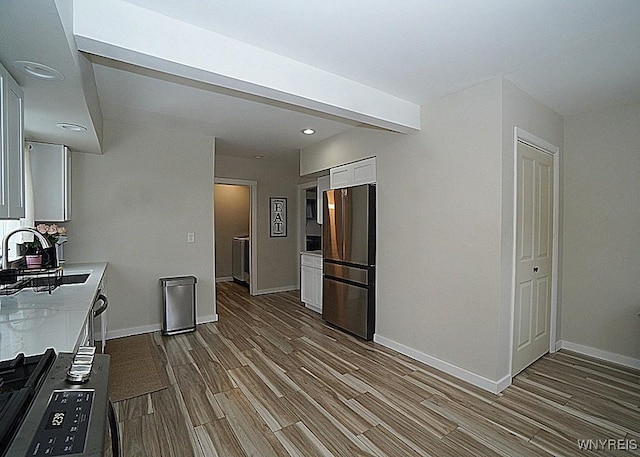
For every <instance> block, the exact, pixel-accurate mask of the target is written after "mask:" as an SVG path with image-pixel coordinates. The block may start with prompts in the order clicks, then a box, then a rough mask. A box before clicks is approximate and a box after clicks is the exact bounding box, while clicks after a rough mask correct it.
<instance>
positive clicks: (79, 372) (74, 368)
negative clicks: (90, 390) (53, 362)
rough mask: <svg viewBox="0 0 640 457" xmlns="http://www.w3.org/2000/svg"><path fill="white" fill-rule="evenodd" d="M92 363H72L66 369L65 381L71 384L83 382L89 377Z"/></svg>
mask: <svg viewBox="0 0 640 457" xmlns="http://www.w3.org/2000/svg"><path fill="white" fill-rule="evenodd" d="M91 367H92V365H85V364H80V365H79V364H76V363H72V364H71V366H70V367H69V370H68V371H67V381H69V382H70V383H73V384H83V383H85V382H87V381H88V380H89V378H90V377H91Z"/></svg>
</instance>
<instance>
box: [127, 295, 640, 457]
mask: <svg viewBox="0 0 640 457" xmlns="http://www.w3.org/2000/svg"><path fill="white" fill-rule="evenodd" d="M217 295H218V313H219V317H220V320H219V322H217V323H212V324H206V325H200V326H198V331H197V332H194V333H190V334H184V335H177V336H173V337H163V336H161V335H160V334H159V333H156V334H154V340H155V342H156V343H157V344H158V345H159V347H160V349H161V351H160V353H161V354H162V356H163V357H164V358H165V364H166V370H167V373H168V376H169V379H170V381H171V386H170V387H169V388H167V389H164V390H161V391H158V392H155V393H152V394H148V395H143V396H141V397H136V398H133V399H130V400H125V401H122V402H119V403H117V404H116V409H117V412H118V415H119V420H120V426H121V434H122V443H123V455H124V456H125V457H134V456H153V457H157V456H163V457H170V456H179V457H191V456H198V457H199V456H207V457H208V456H260V457H267V456H287V455H292V456H316V455H320V456H332V455H333V456H348V457H351V456H366V455H373V456H394V457H395V456H403V457H404V456H419V455H429V456H438V457H440V456H456V457H457V456H499V455H501V456H548V455H554V456H560V455H567V456H574V455H575V456H601V455H640V449H639V447H640V372H639V371H636V370H632V369H627V368H623V367H620V366H616V365H612V364H609V363H605V362H601V361H597V360H594V359H588V358H585V357H582V356H579V355H576V354H573V353H569V352H565V351H560V352H558V353H556V354H552V355H547V356H545V357H544V358H542V359H541V360H539V361H538V362H536V363H535V364H533V365H532V366H531V367H529V368H528V369H526V370H525V371H524V372H523V373H522V374H520V375H519V376H518V377H517V378H516V379H515V380H514V383H513V385H512V386H510V387H509V388H507V389H506V390H505V391H504V392H503V393H502V394H500V395H492V394H490V393H487V392H485V391H483V390H480V389H478V388H476V387H474V386H471V385H469V384H466V383H464V382H461V381H459V380H457V379H455V378H453V377H451V376H449V375H447V374H444V373H442V372H440V371H438V370H435V369H433V368H430V367H428V366H426V365H424V364H422V363H419V362H416V361H415V360H413V359H410V358H408V357H405V356H403V355H401V354H398V353H396V352H394V351H391V350H389V349H386V348H384V347H382V346H380V345H378V344H375V343H371V342H363V341H362V340H358V339H356V338H353V337H351V336H348V335H346V334H345V333H342V332H340V331H337V330H335V329H333V328H331V327H329V326H327V325H325V324H324V322H323V321H322V319H321V318H320V317H319V315H317V314H315V313H313V312H311V311H309V310H306V309H305V308H304V307H302V306H301V303H300V302H299V300H298V296H297V295H296V294H295V293H279V294H272V295H265V296H259V297H250V296H249V295H248V294H247V292H246V289H244V288H242V287H240V286H237V285H235V284H233V283H222V284H218V294H217ZM579 440H591V441H586V446H590V449H581V448H580V445H579ZM597 440H607V441H597ZM614 440H615V441H614ZM583 445H585V444H583ZM625 447H626V448H627V450H619V449H620V448H625Z"/></svg>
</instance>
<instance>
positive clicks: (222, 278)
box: [216, 276, 233, 282]
mask: <svg viewBox="0 0 640 457" xmlns="http://www.w3.org/2000/svg"><path fill="white" fill-rule="evenodd" d="M231 281H233V276H223V277H220V278H216V282H231Z"/></svg>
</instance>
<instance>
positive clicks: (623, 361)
mask: <svg viewBox="0 0 640 457" xmlns="http://www.w3.org/2000/svg"><path fill="white" fill-rule="evenodd" d="M556 349H566V350H568V351H573V352H578V353H580V354H584V355H588V356H590V357H595V358H596V359H600V360H605V361H607V362H613V363H617V364H618V365H624V366H625V367H630V368H635V369H637V370H640V360H638V359H634V358H633V357H628V356H626V355H621V354H616V353H615V352H609V351H603V350H602V349H597V348H592V347H590V346H584V345H582V344H577V343H572V342H571V341H564V340H560V341H558V342H557V343H556Z"/></svg>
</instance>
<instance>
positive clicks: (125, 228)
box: [65, 121, 215, 336]
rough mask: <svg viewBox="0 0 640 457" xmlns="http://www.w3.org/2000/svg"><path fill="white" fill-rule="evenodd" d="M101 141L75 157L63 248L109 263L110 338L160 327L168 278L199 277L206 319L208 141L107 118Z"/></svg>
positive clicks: (209, 286)
mask: <svg viewBox="0 0 640 457" xmlns="http://www.w3.org/2000/svg"><path fill="white" fill-rule="evenodd" d="M104 141H105V149H104V154H103V155H95V154H85V153H74V154H73V220H72V221H71V222H69V223H68V224H67V228H68V234H69V240H70V241H69V242H68V243H67V244H66V245H65V255H66V258H67V261H69V262H85V261H88V262H90V261H107V262H108V263H109V267H108V270H107V275H108V293H109V304H110V308H109V329H110V334H111V336H114V335H121V334H123V333H130V331H131V329H133V330H134V331H148V330H150V329H152V328H154V327H155V328H159V325H160V324H161V322H162V307H161V304H162V297H161V287H160V283H159V281H158V278H161V277H165V276H179V275H195V276H197V277H198V285H197V291H198V295H197V303H198V316H199V317H200V318H207V319H210V318H212V317H213V316H214V314H215V292H214V264H213V228H212V227H213V205H212V201H213V195H212V192H213V189H212V186H213V165H214V164H213V156H214V139H213V138H211V137H205V136H198V135H194V134H193V133H183V132H180V131H169V130H151V129H148V128H144V127H138V126H135V125H130V124H124V123H119V122H114V121H106V122H105V123H104ZM187 176H188V179H185V177H187ZM187 232H193V233H195V239H196V242H195V243H193V244H187V242H186V241H187ZM127 329H129V331H126V330H127Z"/></svg>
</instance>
